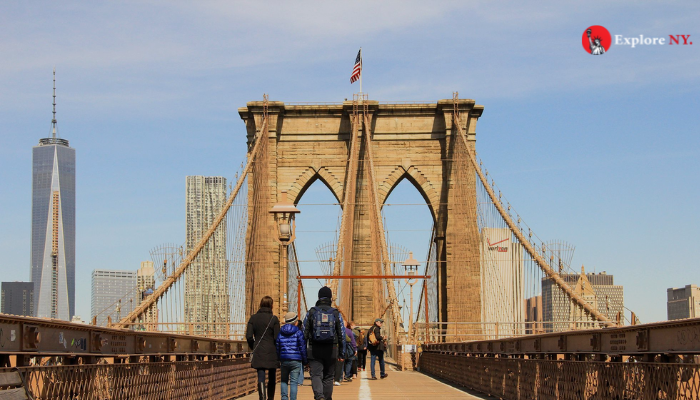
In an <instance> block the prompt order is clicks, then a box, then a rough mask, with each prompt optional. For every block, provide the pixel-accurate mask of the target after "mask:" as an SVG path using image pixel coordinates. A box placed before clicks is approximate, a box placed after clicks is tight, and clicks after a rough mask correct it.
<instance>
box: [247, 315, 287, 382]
mask: <svg viewBox="0 0 700 400" xmlns="http://www.w3.org/2000/svg"><path fill="white" fill-rule="evenodd" d="M268 326H269V327H268ZM266 329H267V331H266ZM263 333H264V335H263ZM279 333H280V321H279V319H277V317H276V316H274V315H272V309H270V308H268V307H261V308H260V309H259V310H258V312H257V313H255V314H253V315H252V316H251V317H250V319H249V320H248V327H247V328H246V332H245V338H246V340H247V341H248V346H249V347H250V351H253V349H255V351H254V352H253V362H252V363H251V364H250V366H251V368H256V369H257V368H266V369H270V368H279V367H280V362H279V359H278V358H277V347H275V338H276V337H277V335H278V334H279Z"/></svg>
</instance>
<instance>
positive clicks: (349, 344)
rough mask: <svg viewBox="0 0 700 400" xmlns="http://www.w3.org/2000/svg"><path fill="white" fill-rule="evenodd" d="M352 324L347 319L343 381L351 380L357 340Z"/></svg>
mask: <svg viewBox="0 0 700 400" xmlns="http://www.w3.org/2000/svg"><path fill="white" fill-rule="evenodd" d="M353 325H354V322H352V321H348V322H347V325H346V326H345V341H346V343H345V379H344V381H345V382H352V364H353V362H355V356H356V355H357V342H356V339H355V333H354V332H353V331H352V327H353ZM348 339H349V340H348Z"/></svg>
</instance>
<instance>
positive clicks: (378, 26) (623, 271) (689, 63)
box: [0, 1, 700, 322]
mask: <svg viewBox="0 0 700 400" xmlns="http://www.w3.org/2000/svg"><path fill="white" fill-rule="evenodd" d="M638 3H639V2H632V1H626V2H615V3H614V5H612V4H610V2H576V3H572V2H564V3H562V2H557V1H544V2H537V5H536V6H532V5H527V4H524V3H523V2H497V3H495V2H489V1H481V2H469V3H468V4H465V2H463V1H442V2H437V3H436V2H427V1H426V2H417V1H386V2H376V1H366V2H363V1H354V2H345V3H342V4H341V3H340V2H249V3H242V2H241V3H234V2H223V1H222V2H196V3H193V4H192V5H191V4H189V3H175V2H149V3H148V4H144V3H142V2H129V3H116V2H109V3H106V4H94V5H93V4H90V3H86V2H78V3H75V2H59V3H56V2H18V3H14V2H12V3H10V2H4V3H3V4H2V5H0V36H1V37H2V40H0V59H1V60H2V61H1V62H0V181H1V182H2V186H1V187H2V189H0V255H1V257H0V271H2V275H1V276H2V280H6V281H7V280H28V279H29V250H30V219H31V154H32V152H31V151H32V150H31V149H32V146H35V145H36V144H37V142H38V139H39V138H42V137H46V136H48V135H49V134H50V121H51V71H52V68H53V67H54V66H56V69H57V77H58V89H57V92H58V107H57V109H58V126H59V133H60V135H61V137H64V138H66V139H69V140H70V143H71V146H72V147H74V148H75V149H76V150H77V276H78V279H77V288H76V293H77V301H76V304H77V307H76V309H77V314H79V315H81V316H83V317H87V316H89V314H90V273H91V271H92V270H93V269H95V268H108V269H136V268H137V267H138V265H139V262H140V261H142V260H147V259H148V258H149V255H148V250H149V249H150V248H152V247H154V246H156V245H158V244H160V243H165V242H175V243H181V242H183V241H184V229H185V227H184V216H185V210H184V207H185V201H184V192H185V176H186V175H224V176H227V177H229V178H232V177H233V174H234V173H235V171H236V170H237V168H238V166H239V165H240V163H241V162H242V161H243V160H244V155H245V130H244V125H243V122H242V121H241V120H240V118H239V116H238V113H237V108H238V107H241V106H244V105H245V104H246V102H247V101H251V100H260V99H262V95H263V93H269V95H270V98H271V100H279V101H310V102H314V101H319V102H322V101H342V100H343V99H344V98H350V97H351V96H352V94H353V92H357V91H358V90H359V88H358V87H357V84H355V85H352V86H351V85H350V84H349V75H350V71H351V69H352V64H353V62H354V59H355V55H356V54H357V50H358V48H359V47H360V46H362V48H363V55H364V75H363V85H364V89H365V92H367V93H369V95H370V98H372V99H376V100H380V101H408V100H411V101H431V102H432V101H436V100H438V99H444V98H451V96H452V92H453V91H459V93H460V97H462V98H473V99H475V100H476V101H477V103H478V104H482V105H484V107H485V111H484V114H483V117H482V118H481V120H480V121H479V124H478V126H477V149H478V152H479V154H480V156H481V157H482V158H483V160H484V163H485V165H486V167H487V168H488V170H489V172H490V173H491V175H492V176H493V177H494V178H495V179H496V181H497V183H498V185H499V187H500V188H501V189H502V190H503V191H504V194H505V195H506V196H507V197H508V199H509V200H510V202H511V204H513V205H514V207H515V209H516V210H517V211H518V213H519V214H520V215H521V216H523V218H524V219H525V220H526V221H527V222H528V224H529V225H530V226H532V227H533V229H534V230H535V231H536V232H537V234H538V235H539V236H540V237H541V238H543V239H544V240H553V239H561V240H566V241H569V242H571V243H574V244H575V245H576V247H577V250H576V253H575V256H574V261H573V263H574V265H575V266H578V265H580V264H584V265H586V267H587V268H588V269H591V270H596V271H603V270H605V271H607V272H608V273H612V274H614V275H615V280H616V282H617V283H619V284H623V285H624V286H625V302H626V305H627V306H628V307H629V308H631V309H633V310H635V311H637V312H638V314H639V316H640V318H641V319H642V321H643V322H650V321H656V320H663V319H665V317H666V304H665V302H666V298H665V296H666V288H668V287H672V286H676V287H677V286H683V285H686V284H690V283H695V284H700V272H699V271H700V270H699V269H698V267H699V266H700V265H699V262H698V258H697V253H698V252H697V248H698V246H697V244H696V242H697V239H698V233H699V232H698V231H699V230H700V229H699V228H698V227H699V226H700V217H699V216H700V212H699V211H698V208H697V206H698V203H700V201H699V200H700V189H699V187H700V178H699V172H700V163H699V159H700V124H699V123H700V112H699V110H700V92H699V89H700V54H699V50H700V32H698V30H697V28H698V26H699V25H698V21H700V3H698V2H696V1H686V2H683V1H678V2H662V1H659V2H644V3H643V4H641V5H640V4H638ZM195 4H196V5H195ZM590 25H603V26H605V27H607V28H608V30H609V31H610V32H611V34H613V35H616V34H621V35H623V36H627V37H634V36H639V35H644V36H645V37H666V38H667V37H668V35H670V34H674V35H675V34H686V35H688V34H689V35H691V41H693V40H695V41H696V44H694V45H688V46H676V45H673V46H668V45H666V46H639V47H636V48H634V49H632V48H630V47H629V46H613V47H612V48H611V49H609V51H608V53H607V54H605V55H602V56H591V55H589V54H588V53H586V52H585V51H584V50H583V48H582V46H581V35H582V33H583V31H584V30H585V29H586V28H587V27H588V26H590ZM397 190H398V189H397ZM398 195H401V196H403V197H401V198H402V199H404V198H406V197H405V196H408V199H414V200H416V201H420V200H421V199H420V197H419V196H418V194H417V192H415V191H414V189H413V188H412V187H411V186H410V185H402V187H401V188H400V190H399V191H398V192H395V193H394V194H392V198H391V199H390V202H391V201H394V202H396V201H395V200H394V196H398ZM411 196H413V197H411ZM330 201H332V197H331V196H330V194H329V193H328V192H327V191H325V189H324V188H323V186H318V185H317V186H314V188H313V190H311V191H309V192H308V193H307V195H306V196H305V197H304V198H303V199H302V202H304V203H317V202H330ZM325 208H326V210H325V211H324V210H321V207H320V206H318V207H315V208H312V207H311V206H309V207H306V208H304V209H302V211H303V214H302V215H301V216H300V217H299V218H300V219H299V229H300V230H301V229H305V230H322V229H328V226H327V225H324V220H325V221H327V220H328V219H327V218H329V216H330V218H336V217H337V214H338V209H337V208H333V207H325ZM395 210H396V211H395V212H394V214H391V215H388V222H387V224H388V228H389V229H393V230H403V229H410V228H411V227H413V226H416V227H417V228H415V229H419V230H420V229H424V230H428V229H429V228H430V223H429V221H428V214H427V210H425V209H420V210H422V211H418V212H413V211H410V210H405V209H404V210H402V209H398V208H397V209H395ZM406 212H410V213H411V215H412V216H413V218H412V219H411V220H408V219H407V218H402V216H405V215H406ZM302 226H303V228H302ZM331 229H334V228H331ZM328 235H330V234H326V235H325V236H324V235H323V234H315V236H314V235H308V236H303V235H302V236H300V239H299V241H300V242H299V246H300V248H301V247H304V246H305V248H304V249H302V250H303V252H304V253H303V254H301V255H300V258H304V259H313V258H315V254H314V253H313V248H314V247H316V246H317V245H319V244H320V243H323V242H327V241H329V240H330V236H328ZM427 235H428V233H427V232H426V233H425V234H423V236H421V234H417V235H412V236H408V235H401V234H398V233H397V234H395V235H394V234H392V239H393V240H394V241H395V242H398V243H399V244H402V245H404V246H406V247H408V248H410V249H412V250H414V251H415V252H416V255H417V256H418V258H419V259H420V258H421V257H425V252H426V250H427V248H426V246H427V242H428V238H427ZM302 242H304V243H303V244H302ZM315 268H317V267H315Z"/></svg>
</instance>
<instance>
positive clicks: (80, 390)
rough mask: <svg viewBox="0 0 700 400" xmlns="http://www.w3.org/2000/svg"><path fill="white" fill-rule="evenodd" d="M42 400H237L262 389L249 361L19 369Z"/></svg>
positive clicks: (238, 359) (32, 393)
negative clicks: (259, 388)
mask: <svg viewBox="0 0 700 400" xmlns="http://www.w3.org/2000/svg"><path fill="white" fill-rule="evenodd" d="M19 371H20V373H22V375H23V376H24V380H25V386H26V388H27V390H28V392H29V393H30V394H31V395H32V396H33V397H34V399H37V400H74V399H80V400H91V399H95V400H97V399H99V400H118V399H125V400H126V399H140V400H160V399H162V400H166V399H193V400H194V399H212V400H218V399H221V400H223V399H231V398H234V397H239V396H243V395H245V394H248V393H251V392H253V391H255V390H256V382H257V377H256V374H255V370H253V369H251V368H250V364H249V361H248V359H247V358H235V359H225V360H210V361H181V362H151V363H129V364H92V365H60V366H34V367H22V368H19Z"/></svg>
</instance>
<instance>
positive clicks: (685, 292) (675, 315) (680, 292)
mask: <svg viewBox="0 0 700 400" xmlns="http://www.w3.org/2000/svg"><path fill="white" fill-rule="evenodd" d="M3 285H4V284H3ZM666 296H667V299H668V300H667V302H666V312H667V316H668V319H669V320H672V319H682V318H697V317H700V288H699V287H697V286H696V285H685V287H682V288H668V289H667V290H666Z"/></svg>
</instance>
